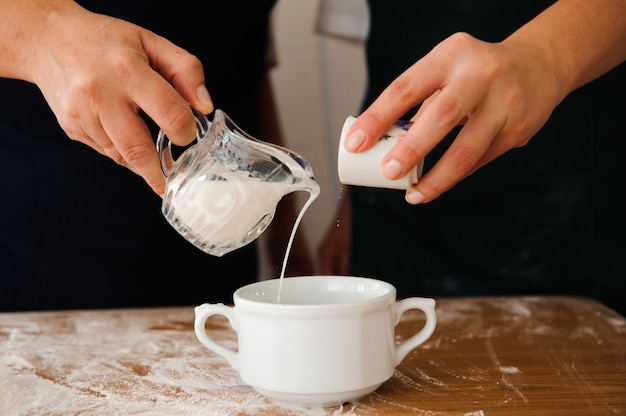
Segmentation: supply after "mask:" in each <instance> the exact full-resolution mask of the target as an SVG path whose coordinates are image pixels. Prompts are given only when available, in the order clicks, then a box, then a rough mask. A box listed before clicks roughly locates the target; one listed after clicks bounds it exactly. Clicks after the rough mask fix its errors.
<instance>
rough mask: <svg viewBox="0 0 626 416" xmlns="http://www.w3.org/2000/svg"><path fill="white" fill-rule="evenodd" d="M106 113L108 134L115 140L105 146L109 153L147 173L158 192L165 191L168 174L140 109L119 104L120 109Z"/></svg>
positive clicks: (103, 125)
mask: <svg viewBox="0 0 626 416" xmlns="http://www.w3.org/2000/svg"><path fill="white" fill-rule="evenodd" d="M106 117H107V118H102V119H101V123H102V128H103V131H104V134H106V136H107V137H109V138H110V139H109V140H110V142H111V145H110V146H109V147H105V152H106V154H107V155H109V157H111V158H113V159H114V160H116V162H118V163H119V164H121V165H124V166H126V167H128V168H129V169H131V170H132V171H133V172H135V173H137V174H138V175H140V176H141V177H143V178H144V180H145V181H146V182H147V183H148V185H149V186H150V187H151V188H152V189H153V190H154V191H155V192H156V193H157V194H159V195H163V193H164V191H165V178H164V177H163V173H162V172H161V165H160V162H159V156H158V154H157V152H156V148H155V146H154V142H153V140H152V137H151V134H150V130H149V128H148V126H147V125H146V123H145V122H144V120H143V119H142V118H141V116H140V115H139V114H138V113H137V111H136V110H133V109H129V108H126V109H123V108H119V110H118V111H115V112H109V113H107V114H106ZM100 140H104V139H102V138H101V139H100ZM117 154H119V157H117Z"/></svg>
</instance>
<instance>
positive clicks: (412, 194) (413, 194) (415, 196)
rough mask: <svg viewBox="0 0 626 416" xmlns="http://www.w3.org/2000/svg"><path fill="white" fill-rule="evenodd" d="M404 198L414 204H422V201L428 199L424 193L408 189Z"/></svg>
mask: <svg viewBox="0 0 626 416" xmlns="http://www.w3.org/2000/svg"><path fill="white" fill-rule="evenodd" d="M404 198H405V199H406V202H408V203H409V204H412V205H417V204H421V203H422V202H424V201H426V198H425V197H424V195H422V193H421V192H418V191H407V193H406V196H405V197H404Z"/></svg>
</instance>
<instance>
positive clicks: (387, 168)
mask: <svg viewBox="0 0 626 416" xmlns="http://www.w3.org/2000/svg"><path fill="white" fill-rule="evenodd" d="M382 169H383V175H385V177H386V178H387V179H398V178H399V177H400V176H402V165H401V164H400V162H398V161H397V160H396V159H391V160H389V161H387V162H386V163H385V164H384V165H383V167H382Z"/></svg>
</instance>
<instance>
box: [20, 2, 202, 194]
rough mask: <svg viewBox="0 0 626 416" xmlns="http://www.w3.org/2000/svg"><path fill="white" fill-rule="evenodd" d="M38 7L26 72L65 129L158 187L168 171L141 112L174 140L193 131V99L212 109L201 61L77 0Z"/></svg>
mask: <svg viewBox="0 0 626 416" xmlns="http://www.w3.org/2000/svg"><path fill="white" fill-rule="evenodd" d="M57 4H61V5H62V7H61V8H60V9H58V8H57V9H56V10H54V11H50V10H48V11H46V12H45V13H44V12H38V15H40V16H44V18H43V19H42V20H44V21H43V22H41V23H45V25H41V27H43V29H41V30H40V31H39V32H38V33H37V34H35V35H34V36H32V40H33V41H32V42H30V43H29V44H28V45H29V46H30V48H31V51H30V52H31V56H32V58H31V59H30V62H29V63H30V72H29V73H27V74H25V75H24V76H23V77H22V78H24V79H25V80H27V81H30V82H33V83H35V84H36V85H37V86H38V87H39V88H40V90H41V91H42V93H43V95H44V97H45V98H46V100H47V102H48V104H49V105H50V107H51V109H52V111H53V112H54V114H55V115H56V117H57V119H58V121H59V124H60V125H61V127H62V128H63V130H64V131H65V132H66V133H67V135H68V136H69V137H70V138H72V139H74V140H77V141H80V142H83V143H85V144H87V145H89V146H91V147H92V148H94V149H95V150H96V151H98V152H100V153H101V154H104V155H107V156H109V157H110V158H111V159H113V160H114V161H116V162H117V163H119V164H120V165H123V166H126V167H127V168H129V169H131V170H133V171H134V172H135V173H137V174H139V175H141V176H142V177H143V178H144V179H145V180H146V182H147V183H148V184H149V185H150V187H152V189H153V190H154V191H155V192H156V193H157V194H159V195H162V194H163V193H164V190H165V178H164V177H163V174H162V172H161V169H160V164H159V158H158V154H157V152H156V149H155V145H154V141H153V139H152V137H151V134H150V131H149V129H148V126H147V125H146V123H145V122H144V120H143V119H142V118H141V116H140V114H139V112H140V110H142V111H143V112H145V113H146V114H147V115H148V116H149V117H150V118H151V119H152V120H154V122H155V123H156V124H157V125H158V126H159V127H160V128H161V129H162V130H163V132H164V133H165V134H166V135H167V137H168V138H169V139H170V140H171V141H172V142H173V143H175V144H177V145H181V146H182V145H186V144H188V143H190V142H191V141H192V140H193V139H194V138H195V135H196V126H195V120H194V117H193V114H192V111H191V108H190V105H191V106H192V107H194V108H196V109H197V110H198V111H200V112H202V113H205V114H206V113H210V112H211V111H212V110H213V104H212V102H211V98H210V96H209V94H208V91H207V90H206V87H205V86H204V72H203V69H202V64H201V63H200V61H199V60H198V59H197V58H196V57H195V56H193V55H191V54H190V53H188V52H186V51H185V50H183V49H181V48H179V47H178V46H176V45H174V44H172V43H171V42H169V41H168V40H166V39H164V38H162V37H160V36H157V35H155V34H154V33H152V32H150V31H148V30H146V29H143V28H141V27H139V26H136V25H133V24H131V23H128V22H125V21H122V20H119V19H115V18H112V17H108V16H103V15H99V14H95V13H92V12H89V11H87V10H85V9H83V8H81V7H80V6H78V5H77V4H76V3H74V2H57Z"/></svg>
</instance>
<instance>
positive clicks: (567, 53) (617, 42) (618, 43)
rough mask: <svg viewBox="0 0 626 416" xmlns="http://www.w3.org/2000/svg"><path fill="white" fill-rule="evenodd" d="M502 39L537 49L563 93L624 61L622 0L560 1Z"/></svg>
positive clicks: (624, 4) (624, 8)
mask: <svg viewBox="0 0 626 416" xmlns="http://www.w3.org/2000/svg"><path fill="white" fill-rule="evenodd" d="M503 44H509V45H515V46H517V47H519V46H521V47H523V48H526V49H533V50H535V51H536V52H538V53H539V55H537V56H541V58H540V59H542V60H544V62H545V63H546V65H548V66H549V67H550V68H551V70H552V71H553V74H554V76H555V79H557V80H558V83H559V85H560V87H561V94H562V96H563V97H564V96H565V95H567V94H569V93H570V92H572V91H573V90H575V89H577V88H579V87H581V86H582V85H584V84H586V83H588V82H590V81H592V80H594V79H596V78H598V77H599V76H601V75H603V74H604V73H606V72H608V71H609V70H610V69H612V68H613V67H615V66H617V65H619V64H620V63H621V62H623V61H624V60H626V1H624V0H559V1H557V2H556V3H554V4H553V5H552V6H551V7H549V8H548V9H546V10H545V11H544V12H543V13H541V14H540V15H538V16H537V17H536V18H535V19H533V20H532V21H530V22H529V23H527V24H526V25H524V26H523V27H521V28H520V29H519V30H518V31H516V32H515V33H513V34H512V35H511V36H510V37H509V38H508V39H506V40H505V41H504V42H503Z"/></svg>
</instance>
